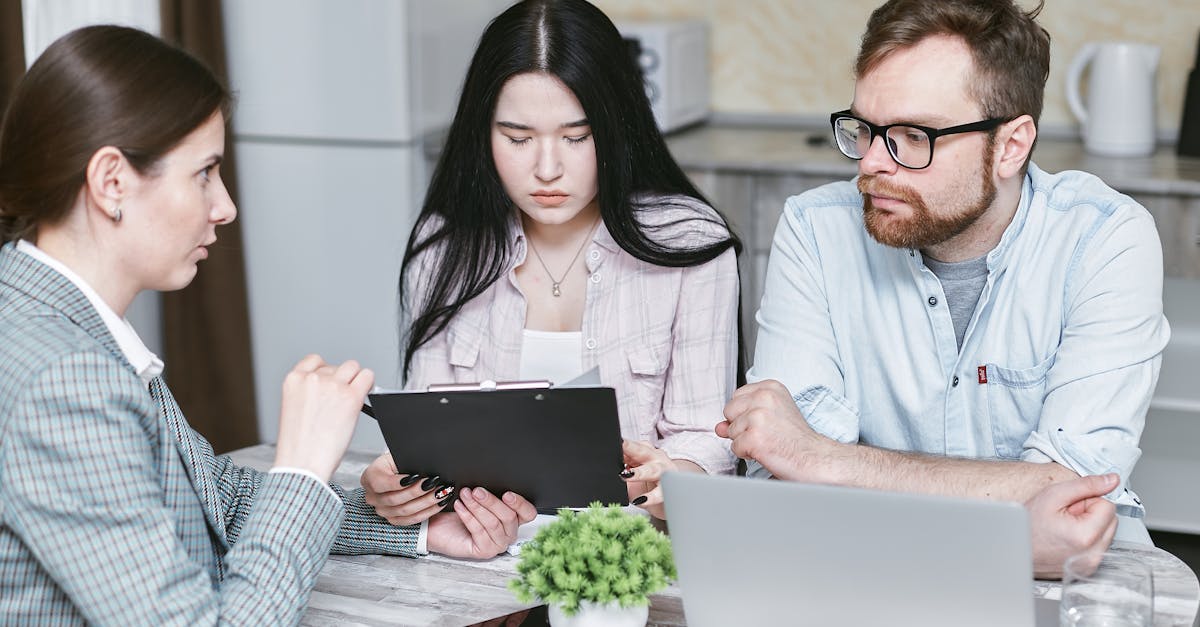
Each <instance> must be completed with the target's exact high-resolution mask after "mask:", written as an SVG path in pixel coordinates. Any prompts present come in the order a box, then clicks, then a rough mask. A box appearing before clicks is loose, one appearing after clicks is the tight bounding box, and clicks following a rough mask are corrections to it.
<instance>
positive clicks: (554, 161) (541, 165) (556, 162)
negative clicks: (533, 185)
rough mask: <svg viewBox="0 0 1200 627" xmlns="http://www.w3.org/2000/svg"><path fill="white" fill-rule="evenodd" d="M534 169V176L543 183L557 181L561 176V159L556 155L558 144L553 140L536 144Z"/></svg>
mask: <svg viewBox="0 0 1200 627" xmlns="http://www.w3.org/2000/svg"><path fill="white" fill-rule="evenodd" d="M535 168H536V169H535V171H534V176H536V177H537V179H538V180H539V181H542V182H543V183H549V182H551V181H554V180H557V179H558V178H559V177H561V176H562V175H563V164H562V158H561V157H560V156H559V154H558V142H556V141H555V140H553V139H549V140H546V141H541V142H538V156H537V165H536V166H535Z"/></svg>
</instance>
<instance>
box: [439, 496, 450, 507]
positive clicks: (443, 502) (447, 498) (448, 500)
mask: <svg viewBox="0 0 1200 627" xmlns="http://www.w3.org/2000/svg"><path fill="white" fill-rule="evenodd" d="M449 502H450V497H446V498H444V499H442V500H440V501H438V502H437V505H438V507H446V503H449Z"/></svg>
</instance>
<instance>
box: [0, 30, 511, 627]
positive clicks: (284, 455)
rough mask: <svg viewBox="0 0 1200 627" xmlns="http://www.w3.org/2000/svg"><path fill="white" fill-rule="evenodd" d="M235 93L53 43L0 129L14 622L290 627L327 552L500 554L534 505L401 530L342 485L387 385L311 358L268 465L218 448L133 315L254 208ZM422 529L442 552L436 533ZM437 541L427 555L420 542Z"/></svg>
mask: <svg viewBox="0 0 1200 627" xmlns="http://www.w3.org/2000/svg"><path fill="white" fill-rule="evenodd" d="M228 101H229V96H228V92H227V90H226V89H225V88H224V87H223V86H222V85H221V84H220V83H219V82H218V81H217V80H216V79H215V78H214V77H213V75H212V74H211V73H210V72H209V71H208V70H207V69H206V68H205V67H204V66H203V65H201V64H200V63H199V62H198V61H196V60H195V59H193V58H191V57H190V56H188V55H187V54H186V53H184V52H182V51H180V50H177V49H175V48H172V47H171V46H168V45H166V44H164V43H163V42H161V41H159V40H157V39H155V38H154V37H152V36H150V35H147V34H145V33H143V32H140V31H137V30H133V29H129V28H121V27H115V26H97V27H90V28H84V29H80V30H77V31H75V32H73V33H70V34H68V35H67V36H65V37H63V38H62V39H60V40H58V41H57V42H56V43H54V44H53V45H51V46H50V47H49V48H48V49H47V50H46V52H45V53H44V54H43V55H42V56H41V58H39V59H38V61H37V62H36V63H34V65H33V67H31V68H30V70H29V73H28V74H27V75H26V77H25V78H24V79H23V80H22V82H21V84H20V85H19V86H18V87H17V89H16V91H15V93H14V94H13V99H12V102H11V104H10V105H9V108H8V111H7V113H6V114H5V118H4V124H3V128H2V129H0V242H3V247H0V617H2V618H3V622H5V623H9V622H12V623H22V624H24V623H47V622H81V621H86V622H89V623H101V624H105V623H107V624H131V623H150V624H166V623H171V624H201V623H217V622H233V623H239V624H262V623H292V622H296V621H297V620H298V619H299V617H300V614H301V612H302V611H303V609H304V606H305V602H306V600H307V598H308V594H309V592H310V591H311V589H312V586H313V584H314V583H315V580H316V576H317V573H318V572H319V571H320V569H321V567H322V565H323V564H324V561H325V556H326V555H327V554H328V553H329V552H330V550H331V549H332V550H334V551H337V552H341V553H391V554H399V555H419V554H422V553H424V552H426V551H427V550H430V551H439V552H442V553H446V554H449V555H455V556H464V557H490V556H492V555H495V554H497V553H498V552H500V551H502V550H504V548H505V547H507V546H508V544H509V543H510V542H511V541H512V540H513V539H514V538H515V537H516V528H517V525H518V524H519V523H520V522H522V521H524V520H529V519H532V518H533V516H534V511H533V507H532V506H531V505H530V504H529V503H528V502H526V501H524V500H523V499H521V498H520V497H518V496H516V495H511V494H506V495H504V498H503V499H500V498H496V497H495V496H492V495H490V494H487V493H486V492H482V491H475V494H474V496H475V498H467V499H462V501H463V506H462V507H461V508H458V509H456V511H455V512H450V513H446V514H444V515H442V516H440V517H439V518H437V519H436V520H435V521H431V522H430V525H429V530H428V536H427V538H426V536H425V535H424V534H420V533H419V532H418V528H417V527H416V526H410V527H393V526H391V525H389V524H388V523H387V522H386V521H385V520H383V519H382V518H379V517H378V516H376V515H375V514H374V513H373V512H372V510H371V508H370V507H369V506H367V505H366V503H365V502H364V501H363V496H362V492H361V490H358V491H354V492H345V491H343V490H341V489H340V488H338V487H336V486H329V485H327V482H328V480H329V478H330V476H331V474H332V473H333V471H334V469H335V468H336V467H337V465H338V463H339V462H340V460H341V457H342V455H343V453H344V452H345V450H346V446H347V444H348V443H349V439H350V435H351V432H352V429H353V426H354V423H355V421H356V419H357V414H358V410H359V407H360V403H361V402H362V400H363V397H364V396H365V394H366V392H367V391H368V390H369V389H370V387H371V385H372V382H373V380H374V375H373V374H372V373H371V371H370V370H366V369H364V368H361V367H360V366H359V365H358V364H357V363H355V362H353V361H349V362H346V363H343V364H341V365H333V364H327V363H325V362H324V361H322V360H321V358H320V357H318V356H316V355H310V356H308V357H306V358H305V359H303V360H301V361H300V363H299V364H297V365H296V366H295V368H294V369H293V370H292V371H291V372H290V373H289V374H288V375H287V378H286V379H285V381H284V384H283V402H282V408H281V411H280V429H279V442H278V447H277V453H276V458H275V465H274V468H273V469H272V470H271V472H269V473H259V472H257V471H254V470H250V469H246V468H239V467H237V466H235V465H233V464H232V463H231V462H230V461H229V459H228V458H225V457H215V456H214V455H213V451H212V447H211V446H209V444H208V442H206V441H205V440H204V438H203V437H201V436H200V435H199V434H197V433H195V432H194V431H192V429H191V428H190V427H189V426H188V423H187V421H186V419H184V417H183V415H182V414H181V412H180V411H179V407H178V406H177V405H176V403H175V401H174V399H173V398H172V396H171V393H170V390H168V388H167V386H166V384H165V383H164V382H163V379H162V377H161V376H160V375H161V373H162V371H163V363H162V361H160V360H159V359H158V358H157V357H156V356H155V355H154V354H153V353H151V352H150V351H149V350H148V349H146V347H145V345H144V344H143V343H142V342H141V340H140V339H139V338H138V336H137V334H136V332H134V330H133V329H132V327H130V326H129V324H128V323H127V322H125V321H124V320H123V315H124V312H125V310H126V308H127V307H128V306H129V304H130V302H131V301H132V300H133V298H134V296H136V295H137V294H138V292H140V291H142V290H147V289H154V290H175V289H180V288H182V287H184V286H186V285H187V284H188V283H189V282H190V281H191V280H192V278H193V277H194V276H195V274H196V268H197V264H198V263H199V262H200V261H202V260H204V259H205V258H206V257H207V256H208V247H209V246H212V245H213V244H214V243H215V242H216V240H217V236H216V227H217V226H218V225H221V224H227V223H229V222H231V221H232V220H233V219H234V217H235V216H236V209H235V208H234V206H233V202H232V201H231V199H230V197H229V194H228V193H227V192H226V190H225V187H224V184H223V183H222V182H221V175H220V164H221V155H222V152H223V150H224V141H225V112H226V109H227V106H228ZM426 540H427V542H426ZM426 544H427V546H425V545H426Z"/></svg>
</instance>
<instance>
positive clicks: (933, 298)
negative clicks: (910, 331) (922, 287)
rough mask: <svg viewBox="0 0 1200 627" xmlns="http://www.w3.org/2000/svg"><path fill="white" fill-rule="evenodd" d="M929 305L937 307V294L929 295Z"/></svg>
mask: <svg viewBox="0 0 1200 627" xmlns="http://www.w3.org/2000/svg"><path fill="white" fill-rule="evenodd" d="M929 306H930V307H937V296H930V297H929Z"/></svg>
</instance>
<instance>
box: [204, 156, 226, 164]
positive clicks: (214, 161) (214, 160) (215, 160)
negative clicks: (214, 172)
mask: <svg viewBox="0 0 1200 627" xmlns="http://www.w3.org/2000/svg"><path fill="white" fill-rule="evenodd" d="M224 158H225V157H224V156H223V155H220V154H217V153H213V154H211V155H209V156H208V158H207V159H205V160H204V163H205V164H206V165H205V167H208V166H210V165H219V164H220V163H221V161H222V160H224Z"/></svg>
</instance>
